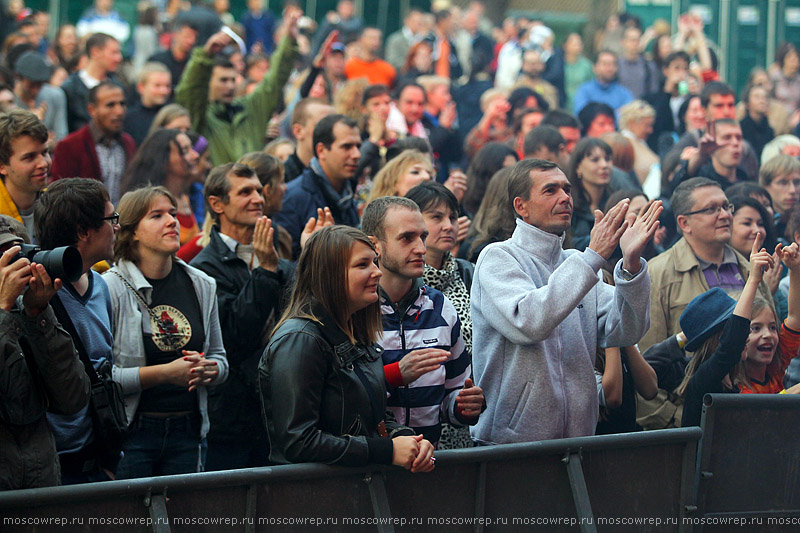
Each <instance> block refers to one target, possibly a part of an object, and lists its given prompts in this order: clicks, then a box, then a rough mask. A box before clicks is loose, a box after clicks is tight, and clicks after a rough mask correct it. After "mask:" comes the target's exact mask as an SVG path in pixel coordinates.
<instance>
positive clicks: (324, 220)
mask: <svg viewBox="0 0 800 533" xmlns="http://www.w3.org/2000/svg"><path fill="white" fill-rule="evenodd" d="M334 223H335V222H334V220H333V215H332V214H331V210H330V208H327V207H326V208H325V209H324V210H323V209H320V208H317V218H314V217H311V218H309V219H308V222H306V227H305V228H303V232H302V233H301V234H300V248H302V247H304V246H305V245H306V241H307V240H308V239H309V238H310V237H311V235H313V234H314V232H315V231H317V230H321V229H322V228H327V227H328V226H333V225H334Z"/></svg>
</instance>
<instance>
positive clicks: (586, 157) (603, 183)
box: [567, 137, 612, 251]
mask: <svg viewBox="0 0 800 533" xmlns="http://www.w3.org/2000/svg"><path fill="white" fill-rule="evenodd" d="M611 155H612V152H611V147H610V146H609V145H608V144H606V142H605V141H603V140H602V139H596V138H593V137H584V138H583V139H581V140H580V141H579V142H578V144H576V145H575V150H573V152H572V156H571V157H570V162H569V169H568V170H567V179H568V180H569V182H570V184H571V185H572V198H573V205H574V207H573V212H572V231H571V238H572V247H573V248H577V249H578V250H581V251H583V250H585V249H586V247H587V246H588V245H589V236H590V233H591V231H592V227H593V226H594V221H595V216H594V212H595V211H596V210H598V209H599V210H602V208H603V206H604V205H605V203H606V201H607V200H608V197H609V194H610V191H609V184H610V183H611V169H612V163H611Z"/></svg>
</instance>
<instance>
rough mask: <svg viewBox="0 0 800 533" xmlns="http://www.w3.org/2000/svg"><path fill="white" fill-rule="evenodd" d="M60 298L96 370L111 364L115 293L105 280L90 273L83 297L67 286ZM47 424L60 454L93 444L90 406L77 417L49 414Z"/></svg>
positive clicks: (91, 271) (94, 273)
mask: <svg viewBox="0 0 800 533" xmlns="http://www.w3.org/2000/svg"><path fill="white" fill-rule="evenodd" d="M58 297H59V298H60V299H61V303H63V304H64V308H65V309H66V310H67V313H68V314H69V317H70V319H72V324H73V325H74V326H75V330H76V331H77V332H78V337H80V339H81V342H82V343H83V346H84V347H85V348H86V352H87V353H88V354H89V359H91V360H92V364H94V367H95V368H97V367H98V366H99V365H100V363H101V362H102V360H103V359H107V360H109V361H110V360H111V347H112V345H113V338H112V337H111V317H112V308H111V294H110V293H109V292H108V286H107V285H106V282H105V280H104V279H103V277H102V276H101V275H100V274H98V273H97V272H95V271H94V270H90V271H89V288H88V289H86V292H85V293H84V295H83V296H80V295H78V293H77V292H76V291H75V289H74V288H73V287H72V285H70V284H69V283H65V284H64V287H63V288H62V289H61V290H60V291H58ZM47 421H48V422H50V428H51V429H52V430H53V437H54V438H55V441H56V449H57V450H58V453H71V452H77V451H79V450H81V449H82V448H83V447H84V446H86V444H88V443H89V442H90V441H91V437H92V417H91V414H90V413H89V406H88V405H87V406H86V407H84V408H83V409H81V410H80V411H79V412H78V413H76V414H74V415H58V414H54V413H47Z"/></svg>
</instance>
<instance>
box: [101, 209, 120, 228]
mask: <svg viewBox="0 0 800 533" xmlns="http://www.w3.org/2000/svg"><path fill="white" fill-rule="evenodd" d="M100 220H108V221H109V222H111V225H112V226H116V225H117V224H119V213H117V212H116V211H114V214H113V215H111V216H110V217H103V218H101V219H100Z"/></svg>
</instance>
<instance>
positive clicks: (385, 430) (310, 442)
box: [259, 226, 435, 472]
mask: <svg viewBox="0 0 800 533" xmlns="http://www.w3.org/2000/svg"><path fill="white" fill-rule="evenodd" d="M376 257H377V254H376V253H375V249H374V248H373V246H372V243H371V242H370V240H369V238H368V237H367V236H366V235H364V233H363V232H361V231H359V230H357V229H354V228H350V227H347V226H329V227H326V228H323V229H321V230H319V231H317V232H316V233H314V234H313V235H312V236H311V237H310V238H309V239H308V241H307V242H306V245H305V247H304V248H303V251H302V253H301V254H300V259H299V260H298V263H297V284H296V285H295V288H294V291H293V292H292V296H291V300H290V302H289V305H288V308H287V310H286V312H285V313H284V315H283V317H282V318H281V320H280V322H279V323H278V326H277V327H276V328H275V331H274V332H273V334H272V340H270V343H269V345H267V348H266V350H265V351H264V355H263V356H262V358H261V364H260V366H259V388H260V391H261V401H262V406H263V413H264V421H265V423H266V425H267V429H268V431H269V437H270V444H271V448H270V461H271V462H272V463H277V464H285V463H304V462H320V463H327V464H337V465H342V466H360V465H366V464H369V463H378V464H393V465H397V466H402V467H404V468H407V469H409V470H411V471H412V472H427V471H430V470H432V469H433V466H434V462H435V459H434V458H433V445H432V444H431V443H430V442H428V441H427V440H424V439H423V438H422V435H416V436H415V435H414V432H413V431H412V430H411V429H410V428H407V427H405V426H401V425H399V424H398V423H397V422H396V421H395V420H394V417H393V416H392V415H391V411H387V409H386V388H385V381H384V375H383V360H382V359H381V354H380V347H379V346H378V345H377V344H376V341H377V340H378V336H379V335H380V333H381V312H380V303H379V299H378V281H379V280H380V277H381V272H380V270H379V269H378V266H377V265H376V262H375V259H376Z"/></svg>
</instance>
